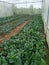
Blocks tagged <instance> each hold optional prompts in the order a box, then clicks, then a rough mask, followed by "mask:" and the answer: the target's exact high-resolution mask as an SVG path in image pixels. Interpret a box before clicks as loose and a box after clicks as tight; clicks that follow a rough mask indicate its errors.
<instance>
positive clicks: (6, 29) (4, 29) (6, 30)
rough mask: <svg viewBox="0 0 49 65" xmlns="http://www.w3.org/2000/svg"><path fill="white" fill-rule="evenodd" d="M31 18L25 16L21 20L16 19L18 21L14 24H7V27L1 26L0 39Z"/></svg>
mask: <svg viewBox="0 0 49 65" xmlns="http://www.w3.org/2000/svg"><path fill="white" fill-rule="evenodd" d="M29 18H30V17H29V16H28V17H27V16H25V17H24V16H23V17H21V18H19V19H17V18H16V20H14V21H13V22H12V23H7V24H5V25H2V26H0V38H1V35H5V34H8V33H9V32H10V31H11V30H13V29H14V28H16V27H17V26H18V25H20V24H21V23H23V22H25V20H28V19H29Z"/></svg>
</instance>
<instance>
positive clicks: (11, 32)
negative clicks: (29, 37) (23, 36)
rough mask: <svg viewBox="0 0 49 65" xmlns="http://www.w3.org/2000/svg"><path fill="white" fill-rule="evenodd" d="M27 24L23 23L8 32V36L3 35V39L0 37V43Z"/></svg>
mask: <svg viewBox="0 0 49 65" xmlns="http://www.w3.org/2000/svg"><path fill="white" fill-rule="evenodd" d="M28 22H29V20H27V21H25V22H24V23H22V24H20V25H19V26H17V27H16V28H15V29H14V30H12V31H10V33H9V34H7V35H5V36H4V37H2V38H1V39H0V43H2V41H4V40H7V39H9V38H10V37H11V36H12V35H14V34H16V33H18V31H19V30H20V29H21V28H23V27H24V26H25V25H26V24H27V23H28Z"/></svg>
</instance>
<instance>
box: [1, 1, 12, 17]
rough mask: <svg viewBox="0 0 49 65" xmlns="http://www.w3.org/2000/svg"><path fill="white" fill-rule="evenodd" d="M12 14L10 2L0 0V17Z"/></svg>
mask: <svg viewBox="0 0 49 65" xmlns="http://www.w3.org/2000/svg"><path fill="white" fill-rule="evenodd" d="M11 15H13V10H12V4H9V3H7V2H3V1H0V17H7V16H11Z"/></svg>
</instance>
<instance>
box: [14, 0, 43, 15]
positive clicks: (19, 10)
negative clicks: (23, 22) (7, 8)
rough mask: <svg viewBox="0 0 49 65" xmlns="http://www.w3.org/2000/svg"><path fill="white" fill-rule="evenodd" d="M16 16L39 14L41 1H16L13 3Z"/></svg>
mask: <svg viewBox="0 0 49 65" xmlns="http://www.w3.org/2000/svg"><path fill="white" fill-rule="evenodd" d="M15 8H16V10H15V12H16V14H40V13H41V8H42V1H40V0H38V1H36V0H18V1H16V3H15Z"/></svg>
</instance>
